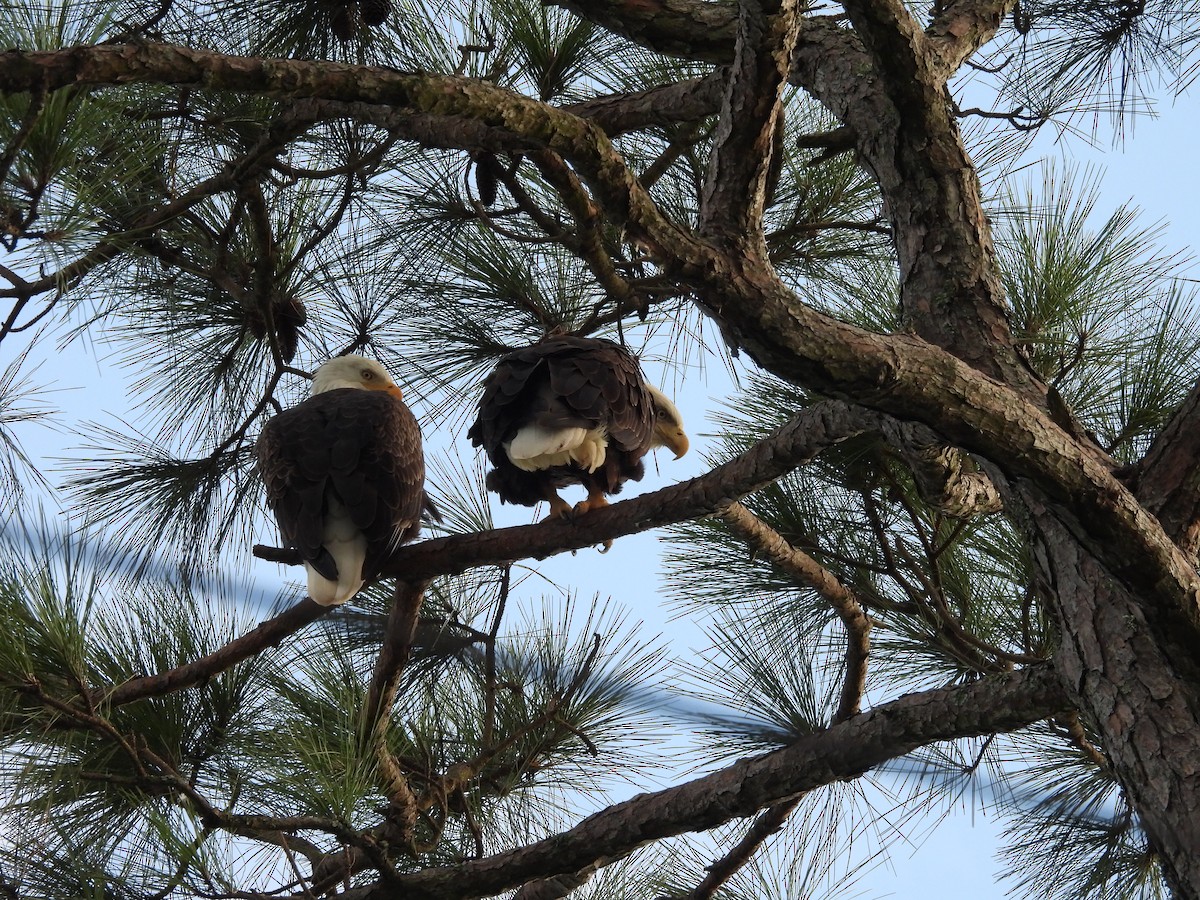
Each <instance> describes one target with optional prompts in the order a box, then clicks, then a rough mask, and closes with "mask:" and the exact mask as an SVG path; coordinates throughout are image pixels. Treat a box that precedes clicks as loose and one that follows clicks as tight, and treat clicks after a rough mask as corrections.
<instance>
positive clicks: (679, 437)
mask: <svg viewBox="0 0 1200 900" xmlns="http://www.w3.org/2000/svg"><path fill="white" fill-rule="evenodd" d="M663 444H664V446H666V448H667V449H668V450H670V451H671V452H672V453H674V454H675V458H676V459H680V458H682V457H683V456H684V454H686V453H687V452H688V448H689V447H691V444H690V443H689V442H688V436H687V435H686V434H684V433H683V429H682V428H679V429H673V430H671V431H668V432H667V433H666V434H664V435H663Z"/></svg>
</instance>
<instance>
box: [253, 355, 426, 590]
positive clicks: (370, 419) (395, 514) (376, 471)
mask: <svg viewBox="0 0 1200 900" xmlns="http://www.w3.org/2000/svg"><path fill="white" fill-rule="evenodd" d="M257 450H258V468H259V471H260V472H261V473H262V477H263V481H264V482H266V486H267V505H268V506H270V507H271V510H272V511H273V512H274V513H275V518H276V520H277V521H278V523H279V531H280V533H281V534H282V535H283V542H284V544H285V545H286V546H288V547H291V548H294V549H295V550H297V551H298V552H299V554H300V556H301V558H302V559H303V560H304V568H305V569H306V570H307V571H308V595H309V596H310V597H311V598H312V599H313V600H315V601H316V602H317V603H320V604H321V605H322V606H333V605H336V604H339V603H345V602H346V601H347V600H349V599H350V598H351V597H353V596H354V595H355V594H357V593H358V591H359V589H360V588H361V587H362V586H363V584H364V583H365V582H367V581H370V580H371V579H373V578H375V577H376V576H377V575H378V574H379V567H380V565H381V564H382V563H383V562H384V561H386V560H387V558H388V556H389V555H390V554H391V553H392V551H393V550H395V548H396V547H398V546H400V545H401V544H403V543H404V542H405V541H409V540H411V539H412V538H414V537H416V535H417V532H418V531H419V530H420V518H421V513H422V512H423V511H424V510H425V508H426V505H427V501H426V498H425V490H424V482H425V458H424V456H423V455H422V452H421V430H420V428H419V427H418V425H417V420H416V419H415V418H414V417H413V414H412V413H411V412H410V411H409V409H408V407H407V406H405V405H404V401H403V400H401V398H400V388H398V387H396V385H395V383H394V382H393V381H392V379H391V378H390V377H389V376H388V374H387V372H386V371H384V368H383V366H381V365H380V364H379V363H377V362H375V361H374V360H370V359H364V358H363V357H361V356H339V357H335V358H334V359H331V360H329V361H328V362H327V363H325V364H324V365H322V366H321V367H320V368H319V369H317V371H316V374H315V375H314V376H313V382H312V396H311V397H310V398H309V399H307V400H305V401H304V402H303V403H300V404H298V405H296V406H294V407H292V408H291V409H289V410H285V411H284V412H281V413H280V414H279V415H277V416H275V417H274V418H272V419H271V420H270V421H268V422H267V424H266V425H265V426H264V427H263V430H262V434H260V435H259V437H258V446H257Z"/></svg>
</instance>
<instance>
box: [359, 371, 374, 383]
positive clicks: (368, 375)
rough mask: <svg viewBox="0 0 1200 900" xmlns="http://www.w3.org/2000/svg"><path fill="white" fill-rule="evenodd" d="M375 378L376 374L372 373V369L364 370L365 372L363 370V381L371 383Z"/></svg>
mask: <svg viewBox="0 0 1200 900" xmlns="http://www.w3.org/2000/svg"><path fill="white" fill-rule="evenodd" d="M374 377H375V373H374V372H372V371H371V370H370V369H363V370H362V379H363V381H371V380H372V379H374Z"/></svg>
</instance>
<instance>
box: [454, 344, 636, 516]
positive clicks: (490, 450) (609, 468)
mask: <svg viewBox="0 0 1200 900" xmlns="http://www.w3.org/2000/svg"><path fill="white" fill-rule="evenodd" d="M654 415H655V413H654V407H653V401H652V399H651V396H650V393H649V391H648V390H647V389H646V385H645V381H644V379H643V377H642V371H641V366H640V365H639V364H638V361H637V357H635V356H634V355H633V354H632V353H630V352H629V351H628V350H626V349H625V348H623V347H621V346H620V345H619V344H615V343H613V342H612V341H606V340H602V339H599V338H582V337H573V336H569V335H564V336H559V337H552V338H547V339H546V340H543V341H540V342H538V343H537V344H534V345H532V346H530V347H525V348H523V349H521V350H516V351H514V352H512V353H510V354H508V355H507V356H504V357H503V358H502V359H501V360H500V361H499V363H497V365H496V368H495V369H494V370H493V371H492V373H491V374H490V375H489V376H488V378H487V380H486V381H485V382H484V389H483V396H482V398H481V399H480V402H479V413H478V416H477V418H476V420H475V422H474V424H473V425H472V426H471V428H470V430H469V431H468V432H467V436H468V437H469V438H470V439H471V441H472V443H473V444H474V445H475V446H477V447H480V446H481V447H483V449H484V450H485V451H486V453H487V455H488V458H489V459H490V460H491V462H492V464H493V465H494V466H495V467H496V471H495V473H493V476H491V477H490V478H489V486H491V487H492V488H493V490H496V491H497V492H498V493H499V494H500V497H501V499H503V500H507V501H508V502H511V503H520V504H524V505H533V504H534V503H536V502H538V500H542V499H547V498H548V496H549V495H550V493H552V492H553V488H554V487H556V486H562V485H563V484H567V483H570V482H580V483H584V484H588V483H590V482H591V481H594V480H601V481H602V482H603V485H602V487H603V490H605V491H606V492H608V493H613V492H615V491H616V490H618V489H619V488H620V485H621V483H622V482H623V481H625V480H626V479H629V478H633V479H635V480H636V479H638V478H640V477H641V474H642V465H641V459H642V457H643V456H645V454H646V453H647V451H648V450H649V448H650V441H651V437H652V433H653V429H654ZM529 424H536V425H540V426H543V427H545V428H551V429H554V428H570V427H581V428H586V429H594V428H602V429H604V431H605V432H606V433H607V435H608V448H609V457H610V459H609V461H608V462H607V463H606V465H605V467H604V469H603V470H602V471H600V472H597V473H594V474H593V475H590V476H589V475H588V473H586V472H584V471H583V470H582V469H579V468H577V467H573V466H560V467H556V468H555V469H552V470H545V471H544V472H536V473H530V472H523V471H520V470H517V469H516V468H515V467H514V466H512V464H511V463H510V462H509V460H508V457H507V455H506V453H505V449H504V445H505V444H506V443H508V442H510V441H512V439H513V437H514V436H515V435H516V434H517V432H518V431H519V430H520V429H521V428H523V427H524V426H526V425H529Z"/></svg>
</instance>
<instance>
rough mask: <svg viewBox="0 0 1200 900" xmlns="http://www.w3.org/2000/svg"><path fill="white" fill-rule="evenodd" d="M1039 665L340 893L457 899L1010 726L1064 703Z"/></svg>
mask: <svg viewBox="0 0 1200 900" xmlns="http://www.w3.org/2000/svg"><path fill="white" fill-rule="evenodd" d="M1067 708H1068V707H1067V704H1066V700H1065V697H1064V694H1063V691H1062V687H1061V685H1060V684H1059V682H1058V680H1057V677H1056V676H1055V674H1054V673H1053V671H1052V670H1051V669H1049V667H1045V668H1043V667H1037V668H1031V669H1024V670H1021V671H1018V672H1011V673H1004V674H1003V675H996V676H989V677H987V678H983V679H980V680H979V681H976V682H973V683H971V684H967V685H961V686H957V687H950V688H942V689H939V690H934V691H928V692H925V693H921V694H909V695H907V696H905V697H902V698H900V699H899V700H895V701H893V702H891V703H887V704H884V705H882V706H878V707H876V708H875V709H872V710H870V711H868V712H866V713H863V714H861V715H858V716H855V717H854V718H852V719H850V720H848V721H846V722H843V723H841V724H839V725H834V726H832V727H831V728H828V729H826V730H824V731H820V732H816V733H814V734H811V735H805V736H804V737H801V738H799V739H798V740H797V741H796V742H795V743H793V744H791V745H790V746H788V747H786V748H784V749H782V750H778V751H776V752H774V753H770V754H767V755H765V756H759V757H754V758H751V759H748V760H742V761H740V762H738V763H735V764H734V765H732V766H728V767H727V768H725V769H722V770H720V771H718V772H714V773H713V774H711V775H708V776H705V777H703V778H698V779H695V780H694V781H690V782H687V783H686V784H682V785H679V786H678V787H673V788H669V789H667V790H663V791H658V792H656V793H649V794H640V795H639V796H637V797H634V798H633V799H631V800H627V801H625V802H624V803H618V804H616V805H614V806H611V807H609V808H608V809H605V810H603V811H601V812H599V813H596V814H595V815H593V816H590V817H589V818H587V819H584V820H583V821H582V822H580V823H579V824H578V825H577V826H575V827H574V828H572V829H571V830H570V831H567V832H564V833H562V834H558V835H555V836H553V837H550V838H547V839H545V840H542V841H538V842H536V843H533V844H530V845H528V846H525V847H521V848H519V849H517V850H511V851H508V852H505V853H500V854H497V855H496V856H492V857H488V858H485V859H480V860H472V861H469V862H465V863H462V864H460V865H457V866H448V867H441V868H430V869H425V870H423V871H420V872H415V873H412V874H406V875H401V876H399V877H398V878H397V879H395V880H394V881H393V883H392V884H391V885H387V886H384V885H377V886H374V887H367V888H363V889H359V890H353V891H350V892H348V893H347V894H346V895H345V896H346V897H347V900H351V898H352V900H384V898H387V897H392V896H404V897H406V898H408V900H450V898H454V900H466V898H472V897H485V896H490V895H492V894H496V893H499V892H501V891H504V890H508V889H511V888H514V887H517V886H518V885H521V884H524V883H526V882H528V881H530V880H533V879H537V878H552V877H554V876H556V875H560V874H565V873H575V872H580V871H583V870H585V869H586V868H587V867H589V866H593V865H606V864H607V863H610V862H613V861H615V860H617V859H620V858H621V857H624V856H626V855H628V854H629V853H632V852H633V851H634V850H636V849H637V848H638V847H640V846H642V845H644V844H647V843H649V842H651V841H655V840H660V839H662V838H666V837H671V836H673V835H677V834H683V833H685V832H689V831H701V830H706V829H709V828H713V827H715V826H717V825H720V824H722V823H724V822H728V821H730V820H731V819H734V818H740V817H743V816H748V815H752V814H753V813H755V812H756V811H757V810H760V809H764V808H766V807H770V806H774V805H776V804H784V803H787V802H788V801H789V800H790V799H792V798H794V797H796V796H797V795H799V794H802V793H804V792H806V791H810V790H813V789H815V788H818V787H821V786H823V785H827V784H831V783H833V782H835V781H844V780H848V779H852V778H856V777H858V776H859V775H862V774H863V773H864V772H867V771H870V769H871V768H873V767H874V766H877V765H879V764H880V763H883V762H886V761H887V760H889V759H895V758H896V757H898V756H902V755H904V754H905V753H908V752H910V751H911V750H914V749H916V748H917V747H921V746H924V745H926V744H929V743H931V742H933V741H941V740H953V739H956V738H962V737H971V736H977V735H981V734H991V733H994V732H998V731H1012V730H1014V729H1017V728H1022V727H1025V726H1027V725H1030V724H1032V723H1033V722H1036V721H1038V720H1039V719H1044V718H1048V717H1050V716H1053V715H1056V714H1058V713H1061V712H1064V711H1066V710H1067Z"/></svg>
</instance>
